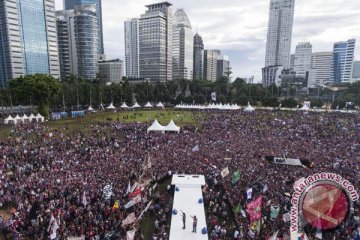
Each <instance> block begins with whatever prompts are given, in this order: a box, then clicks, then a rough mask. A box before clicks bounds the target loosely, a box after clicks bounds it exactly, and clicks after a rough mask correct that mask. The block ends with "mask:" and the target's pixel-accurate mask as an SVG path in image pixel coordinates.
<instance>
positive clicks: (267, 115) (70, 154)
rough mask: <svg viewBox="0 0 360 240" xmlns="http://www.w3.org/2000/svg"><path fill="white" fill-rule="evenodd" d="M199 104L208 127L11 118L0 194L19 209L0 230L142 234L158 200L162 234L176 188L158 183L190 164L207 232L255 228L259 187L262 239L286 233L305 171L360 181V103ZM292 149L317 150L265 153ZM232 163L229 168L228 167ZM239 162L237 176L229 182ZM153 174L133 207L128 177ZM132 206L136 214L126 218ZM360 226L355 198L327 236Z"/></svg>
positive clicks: (311, 233) (345, 234)
mask: <svg viewBox="0 0 360 240" xmlns="http://www.w3.org/2000/svg"><path fill="white" fill-rule="evenodd" d="M203 113H204V114H205V115H206V117H205V120H204V121H203V122H202V123H201V127H199V128H195V127H193V126H187V127H185V128H183V129H182V131H181V132H180V134H162V133H150V134H146V129H147V127H148V124H143V123H128V124H122V123H120V122H117V121H108V122H105V123H97V124H93V125H91V126H88V127H86V128H83V129H80V130H78V131H70V129H68V128H67V127H66V126H64V127H59V128H57V129H50V128H48V127H47V126H46V125H37V124H30V125H23V126H16V127H14V128H13V130H12V132H11V137H9V138H8V139H7V141H3V142H1V144H0V156H1V159H0V171H1V182H0V205H1V207H2V209H10V210H11V214H12V215H11V218H10V219H5V218H1V219H0V227H1V229H2V231H3V232H4V233H6V234H7V235H8V236H10V237H12V239H37V240H41V239H50V235H51V231H52V229H53V227H54V226H53V225H54V224H53V223H54V220H55V221H56V223H57V224H58V228H57V229H56V234H55V235H56V238H57V239H67V238H68V237H82V236H83V237H84V239H126V234H127V231H129V230H132V229H134V228H135V229H137V231H136V235H135V239H143V238H144V236H145V235H144V234H145V233H144V232H143V231H142V230H140V222H141V219H140V218H139V217H141V216H143V215H142V213H143V210H144V209H145V208H146V206H147V205H148V203H151V205H150V207H149V210H148V212H147V213H145V215H146V216H148V215H149V214H150V215H152V216H153V217H154V221H153V222H154V223H153V224H154V226H153V227H152V228H151V229H152V239H154V240H165V239H168V236H169V230H170V218H171V211H172V194H173V191H171V188H169V189H168V191H167V192H166V191H159V190H158V189H157V188H156V186H158V187H159V186H160V185H161V184H162V183H164V182H167V183H169V181H168V180H169V178H170V177H171V174H174V173H187V174H204V175H205V178H206V182H207V185H206V186H205V187H204V188H203V194H204V203H205V206H206V211H207V212H206V216H207V223H208V235H209V238H210V239H252V238H253V237H252V236H251V235H249V231H252V226H250V221H249V216H248V214H247V213H246V206H247V204H248V203H249V201H252V200H254V199H256V198H257V197H258V196H260V195H262V196H263V204H262V219H261V226H260V227H259V228H258V229H257V230H254V232H255V239H267V238H268V237H270V236H272V235H273V234H274V233H275V232H276V231H278V237H279V238H282V239H289V226H290V223H289V221H288V219H286V217H284V216H286V214H287V213H289V211H290V207H291V203H290V198H291V193H292V192H293V184H294V182H295V181H296V180H297V179H300V178H301V177H306V176H309V175H311V174H314V173H319V172H323V171H328V172H334V173H338V174H340V175H341V176H343V177H345V178H346V179H347V180H349V181H350V182H351V183H352V184H353V185H354V186H355V187H357V188H359V187H360V179H359V175H360V117H359V115H350V114H349V115H348V114H339V113H322V114H320V113H309V114H303V113H298V112H297V113H287V112H270V111H264V112H255V113H251V114H245V113H242V112H237V111H236V112H216V111H215V112H214V111H207V112H203ZM179 114H181V113H180V112H179ZM197 116H198V115H197V114H194V118H197ZM195 120H198V119H195ZM284 155H286V156H288V157H292V158H302V159H309V160H310V161H312V162H314V167H313V168H303V167H297V166H287V165H278V164H274V163H270V162H268V161H265V160H264V157H265V156H284ZM225 167H228V168H229V171H230V174H229V175H228V176H226V177H224V178H223V177H222V176H221V175H220V172H221V170H222V169H224V168H225ZM238 170H239V171H240V179H239V181H237V182H236V183H232V175H233V173H234V172H236V171H238ZM146 180H148V183H147V184H143V185H142V192H141V201H139V202H138V203H137V204H135V205H134V206H132V207H130V208H127V209H125V207H124V205H126V204H127V203H128V202H129V200H130V198H129V186H133V185H134V184H135V183H136V182H138V183H139V184H142V183H144V182H146ZM107 185H110V186H112V194H111V196H110V197H109V198H107V197H104V187H105V186H107ZM265 186H266V190H265V191H264V187H265ZM250 188H251V189H252V197H251V199H248V197H247V190H249V189H250ZM272 205H277V206H279V207H280V210H279V213H278V215H277V216H276V218H275V219H274V218H270V206H272ZM115 206H116V207H115ZM130 213H135V216H136V218H139V220H138V221H135V223H132V224H129V225H127V226H123V225H122V221H123V220H124V219H125V218H127V216H128V215H129V214H130ZM147 219H148V218H147ZM189 221H190V220H189ZM151 224H152V223H151ZM141 229H143V228H141ZM359 229H360V207H359V202H357V203H355V205H354V213H353V215H351V216H350V217H349V219H348V220H347V221H346V224H344V225H343V226H342V227H341V228H338V229H335V230H332V231H328V232H323V239H354V236H355V235H356V232H357V231H360V230H359ZM315 233H316V229H315V230H314V229H310V228H309V229H307V234H308V237H309V238H310V239H315ZM197 234H201V233H200V232H199V233H197Z"/></svg>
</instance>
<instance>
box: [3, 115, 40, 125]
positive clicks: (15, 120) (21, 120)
mask: <svg viewBox="0 0 360 240" xmlns="http://www.w3.org/2000/svg"><path fill="white" fill-rule="evenodd" d="M33 120H35V121H36V122H44V121H45V118H44V117H43V116H42V115H41V114H40V113H38V114H37V115H36V116H35V115H34V114H31V115H30V116H27V115H26V114H24V115H23V116H22V117H20V116H19V114H17V115H16V116H15V117H14V118H13V117H12V116H11V115H9V116H8V117H7V118H5V119H4V124H18V123H27V122H32V121H33Z"/></svg>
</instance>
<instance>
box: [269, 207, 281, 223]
mask: <svg viewBox="0 0 360 240" xmlns="http://www.w3.org/2000/svg"><path fill="white" fill-rule="evenodd" d="M279 212H280V206H277V205H271V206H270V219H271V221H274V220H275V219H277V217H278V216H279Z"/></svg>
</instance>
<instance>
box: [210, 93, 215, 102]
mask: <svg viewBox="0 0 360 240" xmlns="http://www.w3.org/2000/svg"><path fill="white" fill-rule="evenodd" d="M211 100H213V101H214V102H216V92H212V93H211Z"/></svg>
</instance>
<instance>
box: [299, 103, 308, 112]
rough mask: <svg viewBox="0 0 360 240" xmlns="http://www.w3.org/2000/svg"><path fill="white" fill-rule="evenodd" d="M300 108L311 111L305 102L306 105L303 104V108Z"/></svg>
mask: <svg viewBox="0 0 360 240" xmlns="http://www.w3.org/2000/svg"><path fill="white" fill-rule="evenodd" d="M300 110H302V111H309V110H310V108H309V107H308V105H306V104H304V106H302V108H300Z"/></svg>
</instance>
